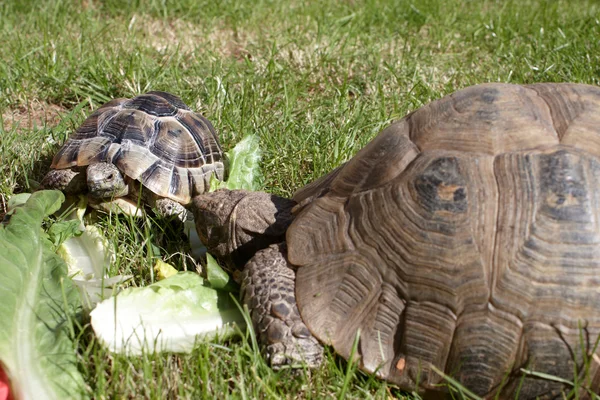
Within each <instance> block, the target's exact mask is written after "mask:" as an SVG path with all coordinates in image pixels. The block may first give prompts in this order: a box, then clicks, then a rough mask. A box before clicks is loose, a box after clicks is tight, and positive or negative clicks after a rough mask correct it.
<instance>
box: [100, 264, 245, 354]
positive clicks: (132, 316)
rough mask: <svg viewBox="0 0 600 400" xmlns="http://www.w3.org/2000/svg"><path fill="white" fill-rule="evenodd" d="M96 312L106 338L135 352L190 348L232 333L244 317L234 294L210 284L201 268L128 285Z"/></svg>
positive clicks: (110, 345) (123, 350)
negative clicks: (235, 301)
mask: <svg viewBox="0 0 600 400" xmlns="http://www.w3.org/2000/svg"><path fill="white" fill-rule="evenodd" d="M90 315H91V317H92V321H91V324H92V328H93V329H94V333H95V334H96V337H97V338H98V339H99V340H100V342H101V343H102V344H103V345H104V346H106V347H107V348H108V349H109V350H110V351H113V352H116V353H125V354H129V355H136V354H142V353H148V352H150V353H152V352H160V351H173V352H190V351H191V350H192V348H193V347H194V344H195V343H196V340H198V339H204V340H212V339H214V338H215V337H217V336H218V337H227V336H230V335H231V334H232V333H234V332H235V328H234V327H233V324H234V323H235V324H238V326H241V325H242V324H243V321H244V318H243V316H242V314H241V312H240V311H239V309H238V307H237V305H236V304H235V303H234V302H233V301H232V300H231V298H230V294H229V293H228V292H225V291H219V290H215V289H213V288H210V287H208V286H206V285H205V282H204V279H202V277H201V276H200V275H198V274H197V273H195V272H179V273H178V274H176V275H173V276H170V277H168V278H165V279H163V280H160V281H158V282H156V283H153V284H151V285H148V286H145V287H139V288H128V289H125V290H123V291H122V292H121V293H119V294H118V295H116V296H114V297H111V298H109V299H106V300H104V301H103V302H101V303H99V304H98V305H97V306H96V308H95V309H94V310H92V312H91V314H90Z"/></svg>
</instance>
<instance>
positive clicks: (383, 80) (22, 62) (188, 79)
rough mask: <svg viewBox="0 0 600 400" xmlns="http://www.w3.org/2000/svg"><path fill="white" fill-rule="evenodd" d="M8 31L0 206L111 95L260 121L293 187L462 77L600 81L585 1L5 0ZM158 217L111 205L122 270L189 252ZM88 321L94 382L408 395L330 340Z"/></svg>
mask: <svg viewBox="0 0 600 400" xmlns="http://www.w3.org/2000/svg"><path fill="white" fill-rule="evenodd" d="M125 3H130V4H125ZM0 43H2V45H1V46H0V115H1V119H0V160H1V162H0V198H1V202H0V215H2V214H4V213H5V212H6V201H7V199H8V198H9V197H10V196H11V195H12V194H13V193H19V192H25V191H31V190H33V189H35V185H36V182H39V181H40V179H41V177H42V176H43V175H44V173H45V172H46V171H47V170H48V167H49V164H50V160H51V158H52V156H53V153H54V152H55V151H56V150H57V148H58V146H59V145H60V144H62V143H63V142H64V141H65V139H66V138H67V136H68V135H69V133H70V132H72V131H73V130H74V129H75V128H76V127H77V126H78V125H79V124H80V123H81V122H82V121H83V120H84V119H85V117H86V115H88V114H89V113H90V112H91V111H92V110H93V109H95V108H96V107H98V106H100V105H101V104H102V103H104V102H106V101H108V100H109V99H112V98H115V97H129V96H134V95H137V94H141V93H144V92H146V91H149V90H166V91H169V92H172V93H174V94H177V95H179V96H180V97H182V99H183V100H184V101H185V102H186V103H187V104H188V105H189V106H190V107H191V108H193V109H195V110H197V111H199V112H201V113H202V114H203V115H204V116H206V117H207V118H208V119H209V120H211V121H212V123H213V124H214V126H215V127H216V128H217V130H218V132H219V134H220V138H221V143H222V144H223V146H224V148H226V149H227V148H230V147H231V146H232V145H234V144H235V143H236V142H238V141H239V140H240V139H241V138H242V137H243V136H244V135H247V134H250V133H254V134H257V135H258V136H259V137H260V141H261V147H262V149H263V161H262V170H263V173H264V189H265V190H267V191H270V192H273V193H276V194H280V195H285V196H290V195H291V194H292V193H293V192H294V191H295V190H296V189H298V188H300V187H302V186H303V185H304V184H306V183H308V182H311V181H312V180H313V179H316V178H317V177H319V176H321V175H323V174H325V173H326V172H328V171H330V170H331V169H333V168H334V167H335V166H337V165H339V164H340V163H342V162H343V161H345V160H347V159H349V158H350V157H352V156H353V155H354V154H355V153H356V152H357V151H358V149H360V148H361V147H363V146H364V145H365V144H366V143H367V142H368V141H369V140H370V139H372V138H373V137H374V136H375V135H376V134H377V132H379V131H380V130H381V129H382V128H383V127H385V126H386V125H388V124H389V123H390V122H391V121H392V120H395V119H398V118H401V117H402V116H404V115H405V114H406V113H408V112H410V111H411V110H415V109H416V108H418V107H420V106H422V105H424V104H427V103H428V102H430V101H432V100H434V99H437V98H439V97H442V96H444V95H446V94H449V93H451V92H453V91H455V90H457V89H459V88H463V87H466V86H469V85H473V84H477V83H482V82H512V83H533V82H544V81H553V82H563V81H571V82H581V83H588V84H599V83H600V82H599V80H600V4H598V3H597V2H596V1H591V0H590V1H585V0H549V1H541V0H540V1H533V0H519V1H516V0H515V1H511V0H507V1H475V0H443V1H442V0H422V1H408V0H406V1H385V0H352V1H324V0H319V1H305V2H302V1H294V0H291V1H268V0H263V1H260V0H258V1H233V0H224V1H220V2H214V1H196V0H181V1H171V0H155V1H139V0H138V1H132V2H122V1H115V0H107V1H103V2H101V1H94V0H80V1H71V0H49V1H45V2H39V1H31V0H5V1H2V2H0ZM159 222H160V221H156V220H153V219H152V218H149V217H148V218H145V219H142V220H139V221H135V220H131V219H129V218H124V217H114V216H112V217H111V216H106V217H104V218H101V219H100V221H99V222H98V224H100V225H101V226H102V227H103V229H104V230H105V231H106V232H107V235H108V237H109V240H110V241H111V243H112V244H113V245H114V246H115V247H116V248H118V254H117V261H116V262H115V264H114V266H113V269H114V270H113V271H112V272H113V273H126V274H132V275H134V279H133V282H132V284H133V285H137V286H142V285H145V284H147V283H149V282H151V280H152V279H153V276H152V274H151V273H150V270H151V266H152V265H153V263H154V260H155V258H156V257H162V258H163V259H168V260H169V262H171V263H172V264H174V265H176V266H177V267H178V268H180V269H190V270H194V269H195V265H194V263H193V262H192V261H191V259H190V258H189V257H188V256H187V253H188V251H189V248H188V247H187V244H186V242H185V240H183V239H182V238H181V235H180V234H178V232H177V231H176V229H174V228H173V227H171V226H170V225H168V224H167V225H165V224H161V223H159ZM88 333H89V331H84V332H83V333H82V334H81V336H80V337H79V338H78V342H79V346H78V348H79V367H80V370H81V371H82V373H83V374H84V377H85V380H86V390H87V391H88V394H89V396H90V397H93V398H151V399H168V398H190V399H192V398H193V399H197V398H226V397H231V398H298V397H300V398H334V397H335V398H381V399H388V398H403V396H408V398H413V397H412V396H411V395H410V394H405V393H404V392H402V391H400V390H399V389H397V388H395V387H393V386H391V385H389V384H386V383H384V382H380V381H378V380H376V379H374V378H372V377H369V376H366V375H364V374H362V373H357V372H356V370H355V368H354V367H353V366H352V365H348V364H346V363H344V362H342V361H341V360H339V359H337V358H336V357H335V356H334V355H332V354H330V355H329V356H328V357H327V362H326V363H325V365H324V366H323V367H321V368H320V369H318V370H316V371H311V372H309V371H301V372H300V373H297V374H293V373H290V372H289V371H279V372H273V371H272V370H270V369H269V368H268V367H267V366H266V365H265V364H264V362H263V361H262V359H261V358H260V356H259V354H258V353H257V351H256V350H255V349H254V348H253V347H252V346H251V344H249V343H248V342H247V341H246V340H237V341H232V342H224V343H221V344H218V345H216V344H206V345H200V346H199V347H198V348H197V349H196V350H195V351H194V352H193V354H190V355H160V356H156V355H147V356H144V357H140V358H126V357H124V356H115V355H111V354H109V353H107V352H106V351H104V350H103V349H102V348H101V347H100V346H99V345H98V344H97V343H95V341H94V339H93V338H92V337H90V335H88Z"/></svg>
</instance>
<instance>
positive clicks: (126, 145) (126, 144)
mask: <svg viewBox="0 0 600 400" xmlns="http://www.w3.org/2000/svg"><path fill="white" fill-rule="evenodd" d="M94 162H109V163H113V164H115V165H116V166H117V167H118V168H119V169H120V171H121V172H122V173H123V174H124V175H126V176H127V177H129V178H131V179H134V180H139V181H140V182H141V183H142V184H143V185H144V186H145V187H146V188H148V189H150V190H151V191H152V192H154V193H155V194H157V195H159V196H162V197H167V198H170V199H173V200H175V201H178V202H181V203H183V204H187V203H189V202H190V201H191V198H192V196H193V195H195V194H198V193H203V192H204V191H205V190H206V188H207V186H208V184H209V178H210V175H211V174H213V173H214V174H215V175H216V177H217V178H218V179H224V175H225V160H224V157H223V152H222V150H221V147H220V145H219V141H218V138H217V134H216V131H215V129H214V127H213V126H212V124H211V123H210V122H209V121H208V120H207V119H206V118H204V117H203V116H201V115H200V114H196V113H194V112H192V111H190V109H189V108H188V107H187V106H186V105H185V104H184V103H183V102H182V101H181V100H180V99H179V98H178V97H176V96H174V95H171V94H169V93H165V92H149V93H146V94H144V95H141V96H137V97H135V98H133V99H116V100H112V101H111V102H109V103H107V104H105V105H103V106H102V107H101V108H100V109H98V110H96V111H95V112H94V113H93V114H92V115H90V117H89V118H88V119H86V121H84V123H83V124H82V125H81V127H80V128H79V129H78V130H77V131H76V132H75V133H74V134H73V135H71V136H70V137H69V139H68V140H67V142H66V143H65V144H64V145H63V147H62V148H61V149H60V150H59V152H58V153H57V154H56V156H55V157H54V160H53V162H52V166H51V167H52V168H55V169H62V168H70V167H73V166H81V167H83V166H87V165H89V164H91V163H94Z"/></svg>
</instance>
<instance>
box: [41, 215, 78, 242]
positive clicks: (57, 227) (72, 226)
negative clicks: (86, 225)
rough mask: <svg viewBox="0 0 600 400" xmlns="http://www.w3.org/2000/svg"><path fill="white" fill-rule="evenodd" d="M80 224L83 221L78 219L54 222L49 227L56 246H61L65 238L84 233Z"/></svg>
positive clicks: (52, 240)
mask: <svg viewBox="0 0 600 400" xmlns="http://www.w3.org/2000/svg"><path fill="white" fill-rule="evenodd" d="M80 225H81V223H80V222H79V221H78V220H76V219H70V220H66V221H59V222H55V223H53V224H52V225H51V226H50V228H48V236H49V237H50V241H51V242H52V243H53V244H54V246H55V247H59V246H60V245H61V244H63V242H64V241H65V240H67V239H69V238H72V237H74V236H79V235H81V234H82V233H83V231H82V230H81V227H80Z"/></svg>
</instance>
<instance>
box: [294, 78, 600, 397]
mask: <svg viewBox="0 0 600 400" xmlns="http://www.w3.org/2000/svg"><path fill="white" fill-rule="evenodd" d="M294 199H295V200H297V201H298V202H299V203H301V206H303V208H302V209H301V210H300V211H299V212H298V214H297V217H296V219H295V221H294V223H293V224H292V226H291V227H290V228H289V229H288V231H287V243H288V257H289V260H290V262H291V263H292V264H294V265H296V266H298V271H297V278H296V285H297V286H296V297H297V301H298V306H299V310H300V313H301V315H302V318H303V319H304V321H305V322H306V324H307V326H308V327H309V329H310V330H311V331H312V332H313V334H314V335H315V336H316V337H317V338H318V339H320V340H321V341H323V342H325V343H328V344H330V345H332V346H333V347H334V348H335V350H336V352H338V353H339V354H341V355H342V356H344V357H346V358H348V357H349V356H350V354H351V352H352V348H353V344H354V343H355V339H356V338H357V335H359V340H358V342H357V343H358V347H357V355H358V356H359V357H360V365H361V367H362V368H363V369H365V370H367V371H369V372H376V373H377V374H378V375H379V376H381V377H383V378H385V379H388V380H390V381H392V382H394V383H396V384H398V385H400V386H401V387H404V388H414V387H415V386H416V385H417V382H419V384H420V386H421V388H422V389H432V388H435V385H436V384H438V383H440V382H443V378H442V377H441V376H440V375H439V374H437V373H436V372H435V371H434V369H433V368H434V367H435V368H437V369H438V370H441V371H443V372H445V373H446V374H448V375H451V376H454V377H455V378H457V379H458V380H459V381H460V382H461V383H462V384H464V385H466V386H467V388H469V389H471V390H472V391H473V392H475V393H476V394H478V395H481V396H486V398H487V396H490V395H491V394H494V393H496V392H500V398H514V396H515V394H516V393H517V392H518V391H519V390H520V392H519V398H534V397H535V396H540V397H542V398H547V397H552V396H554V395H558V394H559V393H560V390H562V389H563V386H562V384H561V383H559V382H556V381H550V380H544V379H539V378H535V377H533V376H527V377H525V378H524V380H523V386H522V387H521V388H520V389H519V385H520V384H521V375H522V374H521V373H520V372H519V371H520V370H519V369H520V368H525V369H528V370H532V371H538V372H543V373H546V374H550V375H553V376H556V377H558V378H562V379H567V380H569V381H573V379H574V376H573V374H574V371H576V370H577V371H581V374H580V376H579V379H580V381H583V380H582V379H583V374H584V373H585V371H584V370H588V372H589V373H590V375H591V376H590V380H589V381H586V382H590V383H591V387H590V388H591V389H592V390H593V391H595V392H598V390H599V389H600V368H598V366H597V364H596V363H595V361H591V359H592V357H596V359H597V357H598V356H599V355H600V350H599V349H598V347H594V344H595V343H596V340H597V339H598V337H599V335H600V88H597V87H594V86H587V85H577V84H535V85H527V86H518V85H508V84H485V85H480V86H474V87H470V88H467V89H464V90H461V91H458V92H456V93H454V94H452V95H450V96H447V97H445V98H442V99H440V100H438V101H435V102H433V103H431V104H429V105H427V106H424V107H422V108H421V109H419V110H417V111H415V112H413V113H411V114H409V115H408V116H406V117H405V118H403V119H402V120H400V121H398V122H396V123H394V124H393V125H391V126H390V127H388V128H387V129H385V130H384V131H382V132H381V133H380V134H379V135H378V136H377V137H376V138H375V139H374V140H373V141H372V142H371V143H369V144H368V145H367V146H366V147H365V148H364V149H362V150H361V151H360V152H359V153H358V154H357V155H356V156H355V157H354V158H353V159H351V160H350V161H348V162H347V163H346V164H344V165H343V166H341V167H339V168H338V169H336V170H334V171H333V172H332V173H331V174H330V175H327V176H326V177H324V178H321V179H320V180H318V181H316V182H315V183H314V184H312V185H309V186H307V187H306V188H304V189H302V190H300V191H299V192H298V193H297V194H296V195H295V198H294ZM582 349H583V350H582ZM594 351H595V354H592V352H594ZM584 357H585V358H587V359H589V360H590V362H591V363H592V364H593V365H594V366H593V367H591V368H588V369H585V368H583V367H581V366H582V365H583V360H584ZM507 371H508V372H513V373H515V374H516V375H517V376H515V375H509V376H507V375H506V372H507ZM507 378H508V379H507ZM505 379H507V381H506V382H504V380H505Z"/></svg>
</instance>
